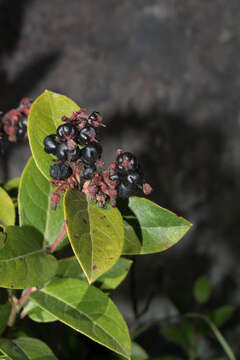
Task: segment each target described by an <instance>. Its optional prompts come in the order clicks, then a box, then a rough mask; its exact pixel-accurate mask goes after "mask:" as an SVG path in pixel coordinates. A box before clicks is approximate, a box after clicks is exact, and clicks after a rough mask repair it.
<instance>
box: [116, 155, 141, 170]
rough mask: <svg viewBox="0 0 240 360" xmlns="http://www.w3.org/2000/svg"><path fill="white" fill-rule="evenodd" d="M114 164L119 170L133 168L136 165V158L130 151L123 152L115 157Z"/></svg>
mask: <svg viewBox="0 0 240 360" xmlns="http://www.w3.org/2000/svg"><path fill="white" fill-rule="evenodd" d="M116 166H117V168H118V170H120V171H128V170H135V169H136V168H137V166H138V164H137V158H136V156H135V155H133V154H132V153H130V152H127V151H126V152H123V153H121V154H120V155H118V157H117V159H116Z"/></svg>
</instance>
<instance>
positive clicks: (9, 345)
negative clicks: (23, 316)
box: [0, 337, 57, 360]
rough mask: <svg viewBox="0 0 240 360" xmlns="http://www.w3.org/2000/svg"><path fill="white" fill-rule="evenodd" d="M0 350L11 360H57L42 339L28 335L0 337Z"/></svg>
mask: <svg viewBox="0 0 240 360" xmlns="http://www.w3.org/2000/svg"><path fill="white" fill-rule="evenodd" d="M0 350H1V351H2V352H3V354H5V355H7V356H8V357H9V359H11V360H54V359H55V360H57V358H56V356H55V355H54V354H53V352H52V350H50V349H49V347H48V346H47V345H46V344H45V343H44V342H43V341H40V340H38V339H34V338H30V337H20V338H18V339H15V340H8V339H0Z"/></svg>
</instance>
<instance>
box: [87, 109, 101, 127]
mask: <svg viewBox="0 0 240 360" xmlns="http://www.w3.org/2000/svg"><path fill="white" fill-rule="evenodd" d="M88 123H89V125H92V126H94V127H98V126H104V125H103V123H102V115H101V114H100V113H99V112H98V111H93V112H92V113H91V114H90V115H89V117H88Z"/></svg>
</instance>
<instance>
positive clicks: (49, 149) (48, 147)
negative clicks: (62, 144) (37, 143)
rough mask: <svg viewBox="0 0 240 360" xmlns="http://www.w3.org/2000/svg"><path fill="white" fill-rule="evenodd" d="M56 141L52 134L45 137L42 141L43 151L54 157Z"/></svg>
mask: <svg viewBox="0 0 240 360" xmlns="http://www.w3.org/2000/svg"><path fill="white" fill-rule="evenodd" d="M56 139H57V136H56V135H53V134H52V135H48V136H47V137H45V139H44V140H43V144H44V151H45V152H46V153H48V154H54V155H56V151H57V145H58V144H57V140H56Z"/></svg>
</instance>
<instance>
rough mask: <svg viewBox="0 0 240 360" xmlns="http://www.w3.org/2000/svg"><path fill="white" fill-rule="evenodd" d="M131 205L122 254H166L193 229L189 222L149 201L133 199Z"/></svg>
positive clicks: (125, 223) (126, 219)
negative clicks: (162, 252) (166, 251)
mask: <svg viewBox="0 0 240 360" xmlns="http://www.w3.org/2000/svg"><path fill="white" fill-rule="evenodd" d="M128 206H129V209H130V210H131V211H132V213H133V216H132V215H130V216H126V217H125V222H124V226H125V244H124V248H123V254H126V255H134V254H135V255H137V254H150V253H155V252H161V251H165V250H167V249H168V248H170V247H171V246H172V245H174V244H176V243H177V242H178V241H179V240H181V238H182V237H183V236H184V235H185V234H186V232H187V231H188V230H189V229H190V227H191V223H189V222H188V221H187V220H185V219H183V218H182V217H178V216H177V215H175V214H174V213H173V212H171V211H169V210H166V209H164V208H162V207H161V206H159V205H157V204H155V203H154V202H152V201H150V200H148V199H145V198H140V197H135V196H133V197H130V198H129V203H128Z"/></svg>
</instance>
